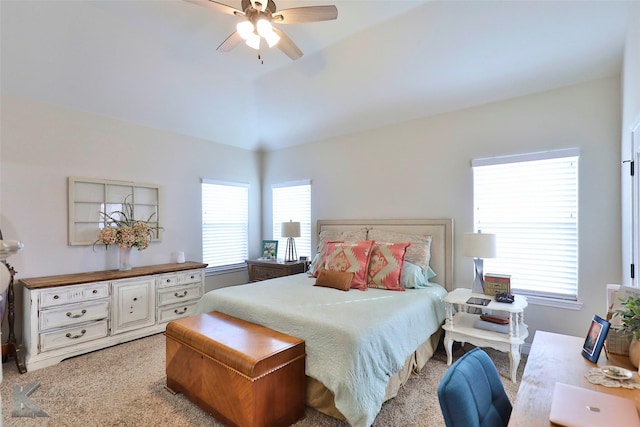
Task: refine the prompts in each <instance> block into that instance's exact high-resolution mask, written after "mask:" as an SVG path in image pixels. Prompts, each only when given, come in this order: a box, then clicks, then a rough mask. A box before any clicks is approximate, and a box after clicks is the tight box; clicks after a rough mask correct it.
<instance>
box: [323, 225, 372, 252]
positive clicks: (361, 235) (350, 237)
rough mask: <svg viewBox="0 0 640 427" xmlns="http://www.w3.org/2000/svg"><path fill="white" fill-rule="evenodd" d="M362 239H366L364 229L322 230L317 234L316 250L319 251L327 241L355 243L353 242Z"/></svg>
mask: <svg viewBox="0 0 640 427" xmlns="http://www.w3.org/2000/svg"><path fill="white" fill-rule="evenodd" d="M362 240H367V231H366V230H348V231H339V230H323V231H321V232H320V235H319V236H318V247H317V249H316V250H317V251H318V252H320V250H321V249H322V247H323V245H324V244H326V243H328V242H349V243H355V242H360V241H362Z"/></svg>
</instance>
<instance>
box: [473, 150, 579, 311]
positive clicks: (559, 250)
mask: <svg viewBox="0 0 640 427" xmlns="http://www.w3.org/2000/svg"><path fill="white" fill-rule="evenodd" d="M578 156H579V150H578V149H567V150H557V151H548V152H543V153H534V154H524V155H516V156H506V157H498V158H490V159H476V160H473V161H472V162H471V164H472V167H473V186H474V188H473V193H474V227H475V231H478V230H481V231H482V232H484V233H495V234H496V240H497V252H498V253H497V258H490V259H485V260H484V271H485V273H503V274H510V275H511V289H512V292H516V293H521V294H526V295H531V296H541V297H551V298H557V299H565V300H576V299H577V291H578V289H577V288H578V285H577V284H578Z"/></svg>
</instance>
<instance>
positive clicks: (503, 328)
mask: <svg viewBox="0 0 640 427" xmlns="http://www.w3.org/2000/svg"><path fill="white" fill-rule="evenodd" d="M473 327H474V328H478V329H484V330H487V331H493V332H500V333H502V334H508V333H509V317H508V316H502V315H497V314H481V315H480V318H479V319H478V320H476V321H475V323H474V324H473Z"/></svg>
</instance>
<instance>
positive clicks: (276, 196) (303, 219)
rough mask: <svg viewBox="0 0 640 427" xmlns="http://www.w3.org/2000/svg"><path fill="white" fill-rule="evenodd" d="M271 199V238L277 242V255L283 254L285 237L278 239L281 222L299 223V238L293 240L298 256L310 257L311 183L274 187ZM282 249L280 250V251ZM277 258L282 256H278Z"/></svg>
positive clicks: (293, 183)
mask: <svg viewBox="0 0 640 427" xmlns="http://www.w3.org/2000/svg"><path fill="white" fill-rule="evenodd" d="M271 194H272V198H273V238H274V239H277V240H278V253H279V254H284V250H285V248H286V247H287V239H286V237H280V227H281V224H282V223H283V222H288V221H294V222H299V223H300V237H297V238H296V239H295V242H296V251H297V253H298V257H299V256H301V255H302V256H311V182H310V181H299V182H289V183H284V184H279V185H274V186H273V187H272V189H271ZM280 248H282V249H280ZM278 258H283V256H280V255H278Z"/></svg>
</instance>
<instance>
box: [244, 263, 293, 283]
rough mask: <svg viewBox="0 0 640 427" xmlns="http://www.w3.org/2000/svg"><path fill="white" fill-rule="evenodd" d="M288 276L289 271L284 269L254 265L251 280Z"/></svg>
mask: <svg viewBox="0 0 640 427" xmlns="http://www.w3.org/2000/svg"><path fill="white" fill-rule="evenodd" d="M286 275H287V271H286V270H283V269H278V268H271V267H262V266H258V265H254V266H253V267H252V274H251V280H267V279H274V278H276V277H282V276H286Z"/></svg>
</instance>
